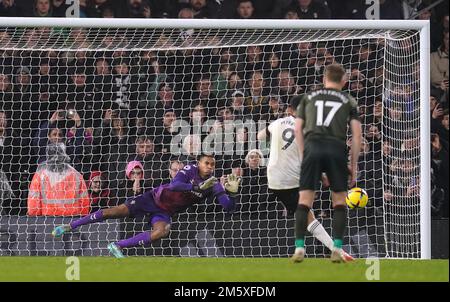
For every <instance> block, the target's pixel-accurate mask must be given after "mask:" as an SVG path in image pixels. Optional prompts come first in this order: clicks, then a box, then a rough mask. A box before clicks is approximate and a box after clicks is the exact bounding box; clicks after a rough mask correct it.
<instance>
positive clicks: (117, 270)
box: [0, 257, 449, 282]
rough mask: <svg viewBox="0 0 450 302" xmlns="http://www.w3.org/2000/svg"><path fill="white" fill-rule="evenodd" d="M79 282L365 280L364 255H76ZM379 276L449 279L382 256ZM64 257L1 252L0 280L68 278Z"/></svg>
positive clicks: (437, 263)
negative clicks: (344, 258) (295, 259)
mask: <svg viewBox="0 0 450 302" xmlns="http://www.w3.org/2000/svg"><path fill="white" fill-rule="evenodd" d="M79 260H80V281H169V282H170V281H216V282H220V281H247V282H258V281H367V279H366V271H367V269H368V268H369V265H368V264H366V260H365V259H359V260H356V261H354V262H352V263H344V264H333V263H331V262H330V261H329V260H328V259H305V261H304V262H303V263H300V264H293V263H290V261H289V260H288V259H287V258H252V259H250V258H176V257H169V258H167V257H166V258H162V257H129V258H125V259H115V258H109V257H79ZM379 264H380V266H379V267H380V280H379V281H400V282H402V281H446V282H448V281H449V271H448V260H390V259H389V260H388V259H382V260H380V262H379ZM68 267H69V265H67V264H66V258H65V257H0V268H1V269H0V281H66V278H65V276H66V270H67V268H68Z"/></svg>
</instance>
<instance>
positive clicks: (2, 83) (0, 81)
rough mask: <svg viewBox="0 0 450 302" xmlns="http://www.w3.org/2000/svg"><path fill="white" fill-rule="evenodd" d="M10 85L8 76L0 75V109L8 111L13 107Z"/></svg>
mask: <svg viewBox="0 0 450 302" xmlns="http://www.w3.org/2000/svg"><path fill="white" fill-rule="evenodd" d="M12 90H13V89H12V85H11V81H10V79H9V76H8V75H6V74H1V73H0V100H1V103H0V105H1V106H2V107H1V108H0V109H3V110H7V111H10V110H12V107H13V103H12V101H13V94H12Z"/></svg>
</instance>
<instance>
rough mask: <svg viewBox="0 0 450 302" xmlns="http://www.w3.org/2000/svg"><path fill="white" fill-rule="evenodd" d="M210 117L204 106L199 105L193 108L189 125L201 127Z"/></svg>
mask: <svg viewBox="0 0 450 302" xmlns="http://www.w3.org/2000/svg"><path fill="white" fill-rule="evenodd" d="M207 117H208V115H207V114H206V109H205V107H204V106H203V105H201V104H199V105H196V106H195V107H193V108H192V110H191V112H190V113H189V124H190V125H191V126H197V127H201V126H202V125H203V123H204V122H205V121H206V119H207Z"/></svg>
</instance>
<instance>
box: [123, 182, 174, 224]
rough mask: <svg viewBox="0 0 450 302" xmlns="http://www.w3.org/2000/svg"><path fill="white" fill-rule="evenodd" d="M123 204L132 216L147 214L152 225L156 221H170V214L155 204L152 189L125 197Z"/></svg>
mask: <svg viewBox="0 0 450 302" xmlns="http://www.w3.org/2000/svg"><path fill="white" fill-rule="evenodd" d="M125 205H126V206H127V208H128V211H129V212H130V217H132V218H136V217H144V216H149V217H150V223H151V224H152V225H153V224H154V223H156V222H158V221H164V222H166V223H168V224H170V223H171V215H170V214H169V213H167V212H166V211H164V210H163V209H161V208H160V207H158V206H157V205H156V203H155V200H154V199H153V195H152V190H149V191H147V192H145V193H144V194H141V195H138V196H134V197H130V198H127V200H126V201H125Z"/></svg>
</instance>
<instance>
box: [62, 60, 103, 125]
mask: <svg viewBox="0 0 450 302" xmlns="http://www.w3.org/2000/svg"><path fill="white" fill-rule="evenodd" d="M69 74H70V83H69V85H68V86H67V88H65V90H66V91H65V101H67V102H69V103H71V104H72V103H74V108H75V109H76V110H77V112H80V113H81V118H82V119H83V120H84V121H87V122H88V124H89V126H91V125H93V126H94V127H99V126H100V121H101V117H102V113H103V112H102V110H103V109H104V108H103V107H104V105H103V103H102V102H101V100H98V101H97V100H96V99H95V97H96V94H95V91H94V85H93V84H92V83H89V82H88V77H87V75H86V70H85V67H74V68H72V69H71V70H69ZM60 95H61V98H62V97H63V95H64V94H63V92H62V91H61V92H60ZM97 96H98V95H97Z"/></svg>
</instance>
